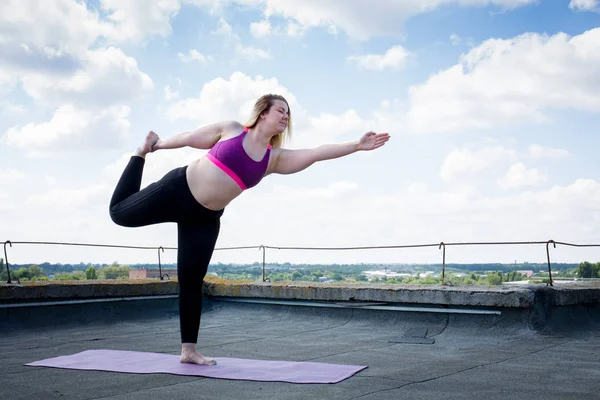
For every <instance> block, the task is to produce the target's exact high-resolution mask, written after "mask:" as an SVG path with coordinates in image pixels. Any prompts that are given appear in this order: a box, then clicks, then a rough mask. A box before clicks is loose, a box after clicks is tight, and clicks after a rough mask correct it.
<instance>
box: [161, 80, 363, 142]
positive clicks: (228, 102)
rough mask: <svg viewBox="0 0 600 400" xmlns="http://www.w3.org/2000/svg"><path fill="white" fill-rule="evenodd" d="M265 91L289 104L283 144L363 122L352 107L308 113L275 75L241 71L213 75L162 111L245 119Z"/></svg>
mask: <svg viewBox="0 0 600 400" xmlns="http://www.w3.org/2000/svg"><path fill="white" fill-rule="evenodd" d="M266 93H277V94H281V95H283V96H284V97H285V98H286V100H287V101H288V102H289V104H290V111H291V115H292V125H293V138H292V142H291V143H289V144H288V145H287V147H306V146H313V145H317V144H322V143H323V142H324V141H327V140H335V139H336V138H338V137H341V136H343V135H345V134H347V133H351V132H352V133H354V134H356V131H357V129H366V124H365V122H364V121H363V119H362V118H361V117H360V116H359V115H358V113H357V112H356V111H355V110H352V109H350V110H347V111H345V112H341V113H339V114H331V113H322V114H320V115H309V114H308V113H307V111H306V110H305V109H304V108H303V107H302V106H301V105H300V104H298V102H297V101H296V98H295V96H294V95H293V94H291V92H290V91H289V90H288V89H287V88H286V87H284V86H282V85H281V84H280V83H279V81H278V80H277V79H275V78H269V79H267V78H264V77H262V76H256V77H254V78H252V77H250V76H247V75H245V74H244V73H242V72H235V73H233V74H232V75H231V76H230V77H229V78H228V79H223V78H217V79H214V80H212V81H210V82H208V83H207V84H205V85H204V86H203V87H202V90H201V92H200V95H199V96H198V97H194V98H187V99H182V100H180V101H178V102H175V103H173V104H171V105H170V107H169V108H168V109H167V111H166V114H167V116H168V117H169V118H170V119H172V120H177V119H185V120H191V121H193V122H194V123H195V124H199V125H207V124H211V123H213V122H216V121H219V120H229V119H235V120H237V121H239V122H240V123H242V124H243V123H245V122H246V121H247V119H248V118H249V116H250V112H251V111H252V107H253V106H254V103H255V102H256V100H257V99H258V98H259V97H260V96H262V95H263V94H266Z"/></svg>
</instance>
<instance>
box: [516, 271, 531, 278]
mask: <svg viewBox="0 0 600 400" xmlns="http://www.w3.org/2000/svg"><path fill="white" fill-rule="evenodd" d="M517 272H518V273H520V274H521V275H525V276H526V277H528V278H531V277H532V276H533V271H517Z"/></svg>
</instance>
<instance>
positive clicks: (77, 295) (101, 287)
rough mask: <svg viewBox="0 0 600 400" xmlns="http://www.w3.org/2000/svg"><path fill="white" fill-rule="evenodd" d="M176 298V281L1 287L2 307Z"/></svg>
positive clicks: (33, 283) (0, 298)
mask: <svg viewBox="0 0 600 400" xmlns="http://www.w3.org/2000/svg"><path fill="white" fill-rule="evenodd" d="M168 294H177V282H176V281H158V280H156V279H152V280H150V279H144V280H141V279H140V280H135V281H133V280H131V281H130V280H104V281H100V280H94V281H92V280H89V281H62V282H27V283H25V284H22V285H19V284H16V285H15V284H11V285H8V284H6V283H4V284H1V285H0V303H14V302H32V301H44V300H67V299H68V300H73V299H95V298H107V297H108V298H110V297H132V296H160V295H168Z"/></svg>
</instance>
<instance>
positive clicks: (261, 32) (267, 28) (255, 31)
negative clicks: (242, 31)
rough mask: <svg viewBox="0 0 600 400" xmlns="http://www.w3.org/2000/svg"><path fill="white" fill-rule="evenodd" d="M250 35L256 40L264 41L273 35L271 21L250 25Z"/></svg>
mask: <svg viewBox="0 0 600 400" xmlns="http://www.w3.org/2000/svg"><path fill="white" fill-rule="evenodd" d="M250 33H251V34H252V36H254V37H255V38H256V39H262V38H264V37H266V36H269V34H270V33H271V23H270V22H269V21H259V22H252V23H251V24H250Z"/></svg>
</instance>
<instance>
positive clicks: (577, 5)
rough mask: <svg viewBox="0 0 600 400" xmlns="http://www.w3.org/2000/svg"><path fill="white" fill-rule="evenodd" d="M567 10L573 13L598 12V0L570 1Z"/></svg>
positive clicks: (599, 4) (599, 5)
mask: <svg viewBox="0 0 600 400" xmlns="http://www.w3.org/2000/svg"><path fill="white" fill-rule="evenodd" d="M569 8H570V9H571V10H575V11H600V1H598V0H571V2H570V3H569Z"/></svg>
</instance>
